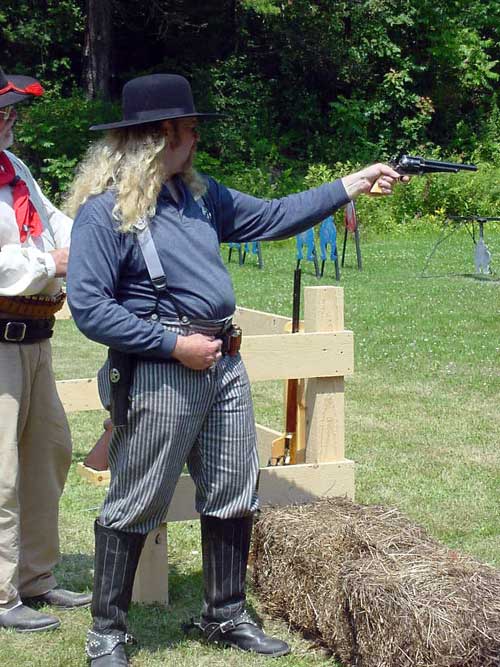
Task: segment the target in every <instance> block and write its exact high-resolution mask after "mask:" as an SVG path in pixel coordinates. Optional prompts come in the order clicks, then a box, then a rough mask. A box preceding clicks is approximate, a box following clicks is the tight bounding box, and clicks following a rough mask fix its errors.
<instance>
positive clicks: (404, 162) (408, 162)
mask: <svg viewBox="0 0 500 667" xmlns="http://www.w3.org/2000/svg"><path fill="white" fill-rule="evenodd" d="M395 169H396V171H397V172H399V173H400V174H401V175H404V174H408V175H411V174H432V173H436V172H445V173H453V174H456V173H457V172H459V171H477V167H476V165H475V164H461V163H459V162H441V161H440V160H426V159H425V158H423V157H418V156H413V155H402V156H401V157H400V158H399V159H398V160H396V161H395Z"/></svg>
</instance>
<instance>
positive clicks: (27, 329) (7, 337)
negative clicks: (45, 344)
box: [0, 317, 55, 343]
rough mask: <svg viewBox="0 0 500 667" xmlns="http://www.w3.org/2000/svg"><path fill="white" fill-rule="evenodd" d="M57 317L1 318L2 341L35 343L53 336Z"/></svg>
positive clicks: (0, 335)
mask: <svg viewBox="0 0 500 667" xmlns="http://www.w3.org/2000/svg"><path fill="white" fill-rule="evenodd" d="M54 322H55V318H54V317H51V318H49V319H47V320H2V319H0V342H2V343H34V342H36V341H37V340H44V339H45V338H51V337H52V334H53V333H54V332H53V328H54Z"/></svg>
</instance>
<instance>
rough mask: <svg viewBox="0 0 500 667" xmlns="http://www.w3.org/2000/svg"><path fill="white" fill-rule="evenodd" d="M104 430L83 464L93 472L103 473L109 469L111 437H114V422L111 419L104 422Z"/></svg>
mask: <svg viewBox="0 0 500 667" xmlns="http://www.w3.org/2000/svg"><path fill="white" fill-rule="evenodd" d="M103 428H104V432H103V434H102V435H101V437H100V438H99V440H98V441H97V442H96V443H95V445H94V446H93V447H92V449H91V450H90V452H89V453H88V454H87V456H86V458H85V460H84V462H83V465H85V466H87V468H92V470H98V471H102V470H107V469H108V467H109V462H108V454H109V443H110V442H111V436H112V435H113V422H112V421H111V419H106V420H105V421H104V423H103Z"/></svg>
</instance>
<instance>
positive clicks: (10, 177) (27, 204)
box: [0, 151, 43, 243]
mask: <svg viewBox="0 0 500 667" xmlns="http://www.w3.org/2000/svg"><path fill="white" fill-rule="evenodd" d="M3 185H10V187H11V188H12V199H13V201H14V213H15V214H16V221H17V226H18V227H19V236H20V238H21V243H24V241H26V239H27V238H28V234H29V235H30V236H40V235H41V233H42V232H43V225H42V221H41V220H40V216H39V215H38V212H37V210H36V208H35V207H34V206H33V204H32V202H31V200H30V191H29V190H28V186H27V185H26V183H25V182H24V181H23V180H21V179H20V178H19V176H16V172H15V170H14V165H13V164H12V162H11V161H10V160H9V158H8V157H7V155H6V154H5V153H4V152H3V151H2V152H1V153H0V187H1V186H3Z"/></svg>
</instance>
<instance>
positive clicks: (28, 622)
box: [0, 604, 61, 632]
mask: <svg viewBox="0 0 500 667" xmlns="http://www.w3.org/2000/svg"><path fill="white" fill-rule="evenodd" d="M60 625H61V621H60V620H59V619H58V618H56V617H55V616H50V615H49V614H42V613H41V612H39V611H35V610H34V609H30V608H29V607H26V606H25V605H24V604H21V605H19V606H17V607H14V608H13V609H9V611H4V612H3V613H1V614H0V628H6V629H9V628H10V629H11V630H15V631H16V632H43V631H44V630H55V629H56V628H58V627H59V626H60Z"/></svg>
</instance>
